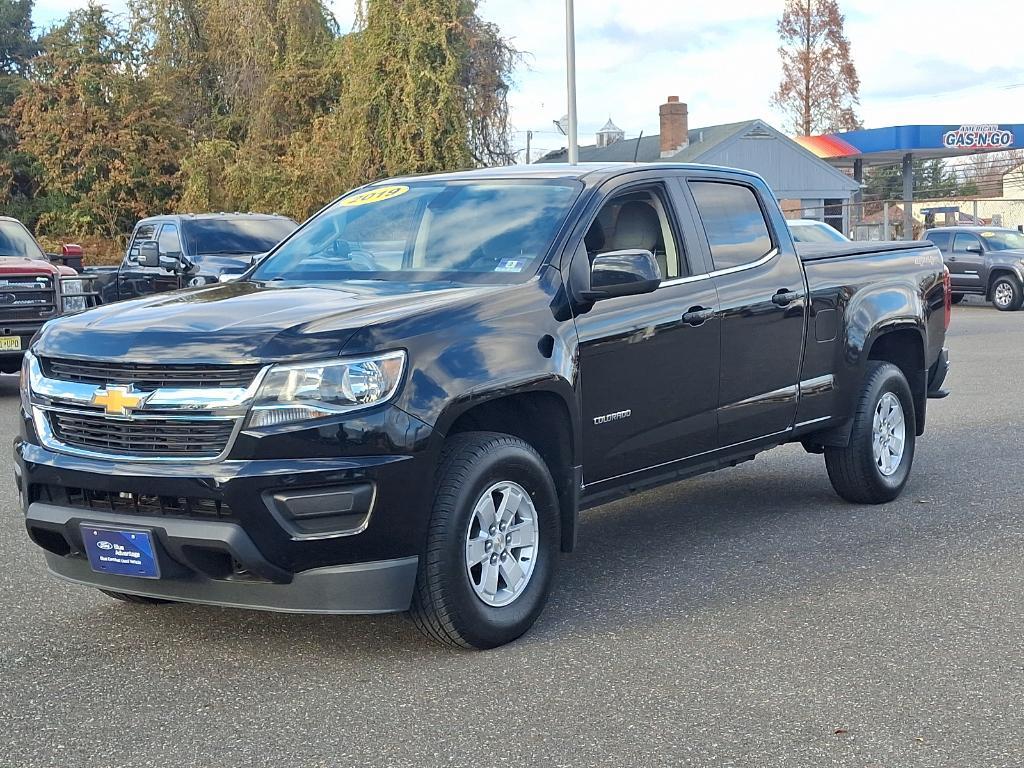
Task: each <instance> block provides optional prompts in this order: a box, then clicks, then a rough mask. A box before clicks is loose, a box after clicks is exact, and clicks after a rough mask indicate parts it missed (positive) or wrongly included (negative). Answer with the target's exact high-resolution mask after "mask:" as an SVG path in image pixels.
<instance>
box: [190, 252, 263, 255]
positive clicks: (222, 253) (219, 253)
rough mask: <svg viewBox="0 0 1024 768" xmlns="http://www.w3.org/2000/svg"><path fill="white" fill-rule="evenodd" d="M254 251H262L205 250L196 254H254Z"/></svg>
mask: <svg viewBox="0 0 1024 768" xmlns="http://www.w3.org/2000/svg"><path fill="white" fill-rule="evenodd" d="M254 253H261V251H203V252H202V253H197V254H196V256H252V255H253V254H254Z"/></svg>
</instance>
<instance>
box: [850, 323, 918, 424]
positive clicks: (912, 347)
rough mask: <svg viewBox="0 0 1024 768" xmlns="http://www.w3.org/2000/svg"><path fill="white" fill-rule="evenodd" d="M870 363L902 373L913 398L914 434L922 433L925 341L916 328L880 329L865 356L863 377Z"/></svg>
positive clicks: (908, 326)
mask: <svg viewBox="0 0 1024 768" xmlns="http://www.w3.org/2000/svg"><path fill="white" fill-rule="evenodd" d="M871 361H877V362H883V363H892V364H893V365H895V366H896V367H897V368H899V369H900V370H901V371H902V372H903V376H904V378H906V380H907V383H908V384H909V385H910V392H911V394H912V395H913V399H914V412H915V417H916V418H915V421H916V426H917V434H918V435H921V434H923V433H924V423H925V411H926V409H927V403H928V366H927V363H926V360H925V340H924V337H923V335H922V333H921V331H920V329H918V328H917V327H916V326H911V325H903V326H894V327H892V328H887V329H884V330H882V331H881V332H880V333H879V334H878V335H876V336H875V337H874V338H873V339H872V340H871V343H870V345H869V346H868V347H867V350H866V355H865V356H864V370H865V376H866V375H867V371H868V368H869V366H868V363H869V362H871Z"/></svg>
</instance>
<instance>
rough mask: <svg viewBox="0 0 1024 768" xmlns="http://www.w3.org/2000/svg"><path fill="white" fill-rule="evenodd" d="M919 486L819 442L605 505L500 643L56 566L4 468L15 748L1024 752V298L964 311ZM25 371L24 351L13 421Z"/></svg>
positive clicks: (274, 759)
mask: <svg viewBox="0 0 1024 768" xmlns="http://www.w3.org/2000/svg"><path fill="white" fill-rule="evenodd" d="M953 321H954V326H953V328H952V329H951V337H950V340H949V346H950V348H951V350H952V356H953V361H954V369H953V371H952V373H951V375H950V379H949V380H948V386H949V388H951V389H952V390H953V396H952V397H950V398H948V399H946V400H944V401H939V402H935V401H933V402H932V403H931V408H930V411H929V430H928V433H927V434H926V435H925V437H924V438H923V440H921V441H920V442H919V443H918V453H917V459H916V463H915V468H914V473H913V478H912V481H911V484H910V486H909V487H908V489H907V491H906V493H905V494H904V496H903V497H902V498H901V499H900V500H899V501H898V502H896V503H893V504H890V505H888V506H885V507H858V506H851V505H849V504H846V503H844V502H842V501H840V500H839V499H838V498H837V497H836V496H835V495H834V494H833V493H832V490H831V487H830V486H829V483H828V479H827V477H826V475H825V469H824V465H823V462H822V460H821V458H820V457H818V456H809V455H807V454H805V453H804V452H803V451H802V450H801V449H800V448H799V447H795V446H788V447H786V448H783V449H780V450H776V451H774V452H771V453H768V454H764V455H762V456H760V457H759V458H758V460H757V461H755V462H753V463H749V464H745V465H743V466H740V467H738V468H735V469H731V470H727V471H722V472H719V473H716V474H713V475H710V476H706V477H703V478H699V479H697V480H693V481H689V482H686V483H682V484H677V485H674V486H670V487H668V488H663V489H660V490H657V491H653V492H649V493H646V494H644V495H642V496H637V497H635V498H633V499H629V500H626V501H622V502H619V503H616V504H613V505H609V506H607V507H604V508H601V509H598V510H595V511H592V512H590V513H588V515H587V517H586V520H585V523H584V525H583V527H582V531H581V535H580V543H579V548H578V551H577V552H576V553H575V554H573V555H569V556H566V557H564V558H563V559H562V562H561V566H560V567H561V572H560V575H559V578H558V586H557V588H556V590H555V593H554V595H553V598H552V602H551V604H550V605H549V607H548V609H547V610H546V611H545V613H544V615H543V616H542V617H541V620H540V621H539V623H538V624H537V626H536V627H535V628H534V630H533V631H532V632H531V633H530V634H529V635H527V636H526V637H525V638H523V639H522V640H520V641H519V642H517V643H515V644H513V645H511V646H508V647H505V648H502V649H498V650H495V651H489V652H485V653H479V652H477V653H473V652H454V651H450V650H446V649H442V648H439V647H435V646H433V645H431V644H430V643H429V642H427V641H426V640H424V639H422V638H421V637H420V635H419V634H418V633H417V632H416V630H415V629H414V628H413V627H412V625H411V623H409V622H408V621H407V620H405V619H404V618H403V617H400V616H388V617H379V618H365V617H340V618H339V617H302V616H285V615H275V614H265V613H251V612H243V611H236V610H229V609H218V608H208V607H198V606H196V607H194V606H183V605H179V606H160V607H140V606H131V605H126V604H121V603H118V602H115V601H113V600H110V599H108V598H107V597H105V596H103V595H101V594H100V593H98V592H94V591H90V590H89V589H86V588H82V587H76V586H71V585H68V584H64V583H62V582H58V581H57V580H55V579H53V578H51V577H48V576H47V574H46V571H45V568H44V566H43V560H42V557H41V555H40V554H39V553H38V552H37V551H36V550H35V548H34V546H33V545H31V544H30V543H29V541H28V540H27V538H26V536H25V533H24V530H23V527H22V523H21V513H20V511H19V509H18V506H17V503H16V495H15V489H14V481H13V473H12V469H11V466H10V463H11V459H10V456H9V451H5V452H4V455H3V459H2V462H3V466H2V467H0V498H2V499H3V504H2V510H3V511H2V514H0V563H2V564H3V567H2V569H0V766H3V767H4V768H7V766H47V767H50V766H79V765H81V766H127V765H136V766H149V765H152V766H170V765H175V766H209V765H221V766H243V765H244V766H250V765H252V766H263V765H274V766H285V765H287V766H349V765H353V766H355V765H359V766H369V765H389V766H390V765H416V766H431V765H459V766H461V765H474V766H480V767H481V768H484V767H485V766H490V765H519V766H522V765H543V766H562V765H574V766H575V765H609V766H625V765H644V766H660V765H707V766H711V765H714V766H816V767H817V766H831V765H839V766H859V767H862V768H868V767H869V766H900V767H902V766H971V768H975V767H977V766H1020V765H1022V764H1024V711H1022V710H1024V668H1022V667H1024V564H1022V562H1021V560H1022V553H1024V502H1022V500H1021V492H1020V484H1019V480H1018V479H1019V477H1020V476H1021V472H1022V464H1024V462H1022V459H1024V441H1022V437H1021V426H1020V422H1021V419H1020V415H1019V414H1020V409H1021V408H1022V407H1024V404H1022V402H1021V397H1020V395H1021V393H1022V387H1021V382H1022V381H1024V313H1016V314H1006V313H999V312H996V311H995V310H993V309H991V308H990V307H988V306H985V305H981V304H980V303H975V304H972V305H966V306H962V307H956V308H955V309H954V317H953ZM17 407H18V395H17V381H16V377H13V376H2V377H0V429H2V430H3V431H4V432H5V433H7V434H13V432H14V430H15V426H16V419H17Z"/></svg>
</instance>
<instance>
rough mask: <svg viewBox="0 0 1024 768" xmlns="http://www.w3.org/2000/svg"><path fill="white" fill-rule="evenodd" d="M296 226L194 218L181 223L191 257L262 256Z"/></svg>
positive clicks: (278, 221) (286, 222) (281, 222)
mask: <svg viewBox="0 0 1024 768" xmlns="http://www.w3.org/2000/svg"><path fill="white" fill-rule="evenodd" d="M298 226H299V225H298V224H296V223H295V222H294V221H292V220H291V219H286V218H284V217H281V218H273V219H270V218H267V219H262V218H261V219H256V218H252V219H243V218H230V219H229V218H224V219H219V218H218V219H195V220H193V221H185V222H184V223H183V224H182V231H183V232H184V234H185V241H186V244H187V246H188V252H189V253H190V254H191V255H193V256H209V255H212V254H232V253H234V254H249V255H251V254H254V253H266V252H267V251H269V250H270V249H271V248H273V247H274V246H275V245H277V244H278V243H279V242H281V241H282V240H284V239H285V238H286V237H288V235H290V234H291V233H292V232H294V231H295V228H296V227H298Z"/></svg>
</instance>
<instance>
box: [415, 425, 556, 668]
mask: <svg viewBox="0 0 1024 768" xmlns="http://www.w3.org/2000/svg"><path fill="white" fill-rule="evenodd" d="M500 482H513V483H516V484H518V485H519V486H520V487H521V488H522V489H523V490H525V491H526V492H527V494H528V495H529V497H530V501H531V502H532V503H533V506H534V508H535V510H536V520H537V526H538V539H537V546H536V548H535V552H536V556H535V558H534V563H533V571H532V573H531V575H530V577H529V580H528V581H527V582H526V583H525V586H524V587H523V591H522V592H521V593H520V594H519V595H518V596H517V597H515V598H514V599H513V600H512V602H510V603H508V604H507V605H504V606H501V607H494V606H492V605H488V604H487V603H485V602H484V601H483V600H482V599H481V598H480V597H478V596H477V594H476V592H475V591H474V587H473V584H472V583H471V581H470V575H469V573H468V571H467V567H466V543H467V542H466V536H467V533H469V531H470V526H471V524H472V521H473V515H474V509H475V507H476V504H477V502H478V501H479V500H480V499H481V498H482V496H483V494H484V493H485V492H486V491H487V489H488V488H490V487H491V486H493V485H494V484H495V483H500ZM558 541H559V513H558V496H557V494H556V491H555V484H554V483H553V482H552V480H551V474H550V472H549V471H548V468H547V466H546V465H545V463H544V460H543V459H541V457H540V456H539V455H538V454H537V452H536V451H535V450H534V449H533V448H532V447H530V445H529V444H527V443H526V442H524V441H522V440H520V439H519V438H516V437H512V436H511V435H506V434H501V433H497V432H467V433H464V434H458V435H455V436H453V437H452V438H450V439H449V440H448V442H447V444H446V445H445V447H444V450H443V452H442V456H441V461H440V464H439V466H438V471H437V482H436V490H435V494H434V505H433V510H432V512H431V517H430V528H429V530H428V533H427V543H426V550H425V552H424V555H423V557H422V558H420V567H419V572H418V574H417V577H416V589H415V592H414V594H413V602H412V608H411V610H410V614H411V616H412V619H413V621H414V622H415V624H416V626H417V627H419V629H420V630H421V631H422V632H423V633H424V634H425V635H427V637H430V638H431V639H433V640H436V641H437V642H439V643H442V644H445V645H452V646H459V647H463V648H480V649H483V648H495V647H497V646H499V645H504V644H505V643H508V642H511V641H512V640H515V639H516V638H517V637H519V636H521V635H522V634H523V633H525V632H526V631H527V630H528V629H529V628H530V627H531V626H532V625H533V623H534V622H535V621H536V620H537V617H538V616H539V615H540V613H541V611H542V610H543V608H544V604H545V603H546V602H547V597H548V592H549V590H550V587H551V581H552V577H553V575H554V571H555V565H556V559H557V556H558ZM488 546H490V545H488Z"/></svg>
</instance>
